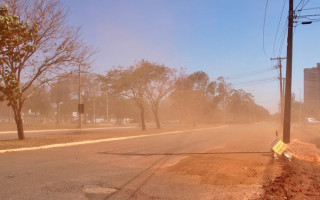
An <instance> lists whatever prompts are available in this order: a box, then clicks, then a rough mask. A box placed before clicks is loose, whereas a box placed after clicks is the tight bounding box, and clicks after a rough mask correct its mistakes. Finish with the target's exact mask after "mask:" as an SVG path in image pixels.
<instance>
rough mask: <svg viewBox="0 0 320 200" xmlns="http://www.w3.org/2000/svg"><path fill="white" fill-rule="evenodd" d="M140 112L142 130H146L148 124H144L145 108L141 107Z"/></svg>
mask: <svg viewBox="0 0 320 200" xmlns="http://www.w3.org/2000/svg"><path fill="white" fill-rule="evenodd" d="M140 111H141V128H142V130H146V124H145V122H144V107H143V106H140Z"/></svg>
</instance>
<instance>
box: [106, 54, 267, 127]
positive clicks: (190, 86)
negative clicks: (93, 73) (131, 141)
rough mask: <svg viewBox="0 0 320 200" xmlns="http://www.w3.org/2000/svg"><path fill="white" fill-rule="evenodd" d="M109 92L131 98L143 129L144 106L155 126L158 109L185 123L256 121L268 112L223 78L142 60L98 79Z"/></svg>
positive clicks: (110, 71) (172, 118) (158, 117)
mask: <svg viewBox="0 0 320 200" xmlns="http://www.w3.org/2000/svg"><path fill="white" fill-rule="evenodd" d="M101 80H102V81H103V82H104V85H106V86H107V88H108V90H109V91H111V94H112V95H115V96H121V97H122V98H125V99H131V100H132V101H134V102H135V105H136V106H137V108H138V109H139V111H140V123H141V127H142V130H145V129H146V127H145V108H146V107H150V108H151V111H152V112H153V114H154V121H155V122H156V124H157V128H160V116H159V115H160V111H164V112H162V115H163V116H164V117H165V118H166V119H170V118H171V120H179V121H183V122H185V123H188V124H193V125H196V124H198V123H218V122H219V123H221V122H255V121H258V120H267V119H268V118H269V117H270V114H269V112H268V111H267V110H266V109H265V108H263V107H262V106H259V105H257V104H256V103H255V102H254V98H253V96H252V95H251V94H250V93H247V92H245V91H244V90H242V89H238V90H236V89H233V88H232V86H231V84H228V83H227V82H226V81H225V80H224V79H223V77H219V78H218V79H217V80H216V81H211V80H210V78H209V76H208V75H207V74H206V73H205V72H202V71H199V72H195V73H192V74H186V73H185V72H184V71H183V70H180V71H177V70H175V69H172V68H169V67H167V66H164V65H160V64H157V63H152V62H148V61H145V60H141V61H140V62H138V63H136V64H135V65H133V66H129V67H123V66H120V67H114V68H113V69H111V70H109V71H108V72H107V75H106V76H105V77H104V78H102V79H101Z"/></svg>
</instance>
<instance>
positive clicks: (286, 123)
mask: <svg viewBox="0 0 320 200" xmlns="http://www.w3.org/2000/svg"><path fill="white" fill-rule="evenodd" d="M293 12H294V11H293V0H289V17H288V40H287V69H286V90H285V102H284V120H283V141H284V143H286V144H288V143H290V118H291V82H292V32H293V18H294V13H293Z"/></svg>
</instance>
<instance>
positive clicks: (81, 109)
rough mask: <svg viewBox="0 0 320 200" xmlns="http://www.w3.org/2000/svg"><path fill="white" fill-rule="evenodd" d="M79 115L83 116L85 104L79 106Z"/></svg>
mask: <svg viewBox="0 0 320 200" xmlns="http://www.w3.org/2000/svg"><path fill="white" fill-rule="evenodd" d="M78 113H79V114H83V113H84V104H78Z"/></svg>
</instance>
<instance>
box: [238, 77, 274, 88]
mask: <svg viewBox="0 0 320 200" xmlns="http://www.w3.org/2000/svg"><path fill="white" fill-rule="evenodd" d="M277 79H278V77H270V78H265V79H257V80H250V81H244V82H238V83H233V84H232V85H233V86H235V85H237V86H239V85H248V84H258V83H264V82H269V81H275V80H277Z"/></svg>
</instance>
